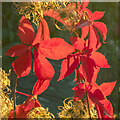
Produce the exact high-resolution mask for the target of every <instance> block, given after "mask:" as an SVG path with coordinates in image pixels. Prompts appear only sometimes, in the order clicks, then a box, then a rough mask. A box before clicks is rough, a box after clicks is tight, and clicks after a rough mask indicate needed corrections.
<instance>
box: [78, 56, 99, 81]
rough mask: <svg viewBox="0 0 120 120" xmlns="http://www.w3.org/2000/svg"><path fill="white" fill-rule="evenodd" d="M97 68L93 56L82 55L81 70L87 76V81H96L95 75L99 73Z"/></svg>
mask: <svg viewBox="0 0 120 120" xmlns="http://www.w3.org/2000/svg"><path fill="white" fill-rule="evenodd" d="M95 69H96V68H95V63H94V61H93V60H92V59H91V58H89V57H85V56H82V57H81V65H80V69H79V72H80V73H81V74H82V75H83V76H84V77H85V79H86V81H87V82H89V83H93V82H95V76H96V74H97V70H95ZM94 74H95V75H94Z"/></svg>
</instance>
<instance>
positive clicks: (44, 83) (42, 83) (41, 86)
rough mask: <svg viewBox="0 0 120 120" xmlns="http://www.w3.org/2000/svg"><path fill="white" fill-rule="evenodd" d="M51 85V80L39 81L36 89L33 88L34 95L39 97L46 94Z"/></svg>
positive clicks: (35, 86)
mask: <svg viewBox="0 0 120 120" xmlns="http://www.w3.org/2000/svg"><path fill="white" fill-rule="evenodd" d="M49 84H50V79H47V80H39V79H38V80H37V82H36V83H35V85H34V87H33V92H32V93H33V95H39V94H41V93H42V92H44V91H45V90H46V89H47V88H48V86H49Z"/></svg>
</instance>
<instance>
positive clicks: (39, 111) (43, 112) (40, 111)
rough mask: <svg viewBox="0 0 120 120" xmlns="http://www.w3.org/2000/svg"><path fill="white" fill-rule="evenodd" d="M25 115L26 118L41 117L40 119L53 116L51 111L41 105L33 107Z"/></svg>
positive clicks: (43, 119)
mask: <svg viewBox="0 0 120 120" xmlns="http://www.w3.org/2000/svg"><path fill="white" fill-rule="evenodd" d="M27 117H28V119H34V118H41V119H42V120H45V119H47V120H49V118H50V119H52V118H55V116H54V115H53V114H52V113H50V112H48V108H46V109H45V108H43V107H37V108H34V109H33V110H31V111H30V112H29V113H28V115H27Z"/></svg>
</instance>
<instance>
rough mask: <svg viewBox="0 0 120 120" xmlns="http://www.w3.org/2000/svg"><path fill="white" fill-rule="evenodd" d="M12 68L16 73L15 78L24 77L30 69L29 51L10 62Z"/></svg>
mask: <svg viewBox="0 0 120 120" xmlns="http://www.w3.org/2000/svg"><path fill="white" fill-rule="evenodd" d="M12 67H13V70H14V71H15V73H16V74H17V78H20V77H24V76H26V75H28V74H29V72H30V70H31V51H30V50H28V51H26V52H25V53H24V54H22V55H21V56H20V57H18V58H17V59H16V60H15V61H14V62H13V63H12Z"/></svg>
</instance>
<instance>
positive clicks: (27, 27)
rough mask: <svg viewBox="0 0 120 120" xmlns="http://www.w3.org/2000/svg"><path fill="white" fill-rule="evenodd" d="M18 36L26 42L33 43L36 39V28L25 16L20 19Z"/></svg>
mask: <svg viewBox="0 0 120 120" xmlns="http://www.w3.org/2000/svg"><path fill="white" fill-rule="evenodd" d="M18 36H19V37H20V39H21V41H22V42H23V43H26V44H32V42H33V40H34V36H35V33H34V29H33V27H32V25H31V24H30V22H29V21H28V19H27V18H26V17H24V16H22V17H21V19H20V23H19V26H18Z"/></svg>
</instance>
